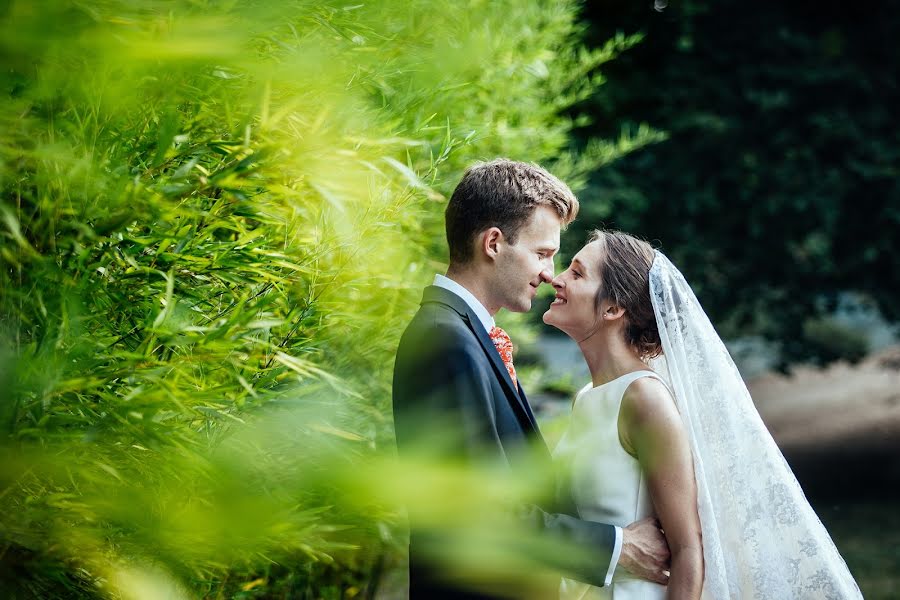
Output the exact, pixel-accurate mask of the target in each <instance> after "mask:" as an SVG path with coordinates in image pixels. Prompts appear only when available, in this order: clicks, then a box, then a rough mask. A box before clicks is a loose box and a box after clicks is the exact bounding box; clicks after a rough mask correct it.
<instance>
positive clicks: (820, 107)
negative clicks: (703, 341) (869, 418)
mask: <svg viewBox="0 0 900 600" xmlns="http://www.w3.org/2000/svg"><path fill="white" fill-rule="evenodd" d="M583 18H584V19H585V20H586V21H587V22H588V23H589V26H590V29H589V43H591V44H602V43H603V42H604V40H606V39H608V38H609V37H610V35H612V34H614V33H615V32H616V31H624V32H625V33H635V32H643V33H644V34H645V35H646V38H645V40H644V41H643V43H641V44H638V45H637V46H635V47H633V48H631V49H630V50H628V51H627V52H626V53H624V54H623V55H622V56H621V57H620V58H619V59H618V60H616V61H614V62H613V63H610V64H608V65H605V66H604V68H603V74H604V75H605V76H606V78H607V79H608V84H607V85H605V86H604V88H603V90H602V93H601V94H599V95H595V96H593V97H592V98H591V99H590V100H588V101H586V102H584V103H583V104H582V105H581V106H580V107H579V109H580V111H581V112H582V113H583V114H587V115H588V116H589V117H590V120H591V124H590V125H588V126H586V127H585V128H583V129H582V130H581V132H580V133H581V135H582V139H584V140H586V139H588V138H589V137H592V136H603V137H607V138H608V137H612V136H615V135H618V134H619V132H620V131H621V130H622V129H623V128H624V129H628V128H633V127H635V126H636V124H637V123H640V122H646V123H648V124H650V125H651V126H652V127H654V128H656V129H659V130H662V131H665V132H667V133H668V139H667V140H666V141H664V142H661V143H658V144H655V145H652V146H649V147H647V148H644V149H643V150H640V151H637V152H634V153H632V154H630V155H628V156H626V157H624V158H623V159H621V160H619V161H617V162H615V163H613V164H611V165H610V166H607V167H606V168H604V169H602V170H600V171H598V172H596V173H595V175H594V176H593V177H592V179H591V181H590V184H589V187H588V189H587V190H585V191H584V192H582V194H581V197H582V198H583V199H584V209H583V212H582V214H581V216H580V217H579V220H578V221H577V223H576V224H575V226H574V228H573V230H572V231H570V235H569V236H567V243H568V245H569V248H568V249H569V251H570V252H571V250H572V249H574V248H577V247H578V246H579V245H580V244H581V243H582V242H583V240H584V235H583V233H585V231H583V230H587V229H590V228H593V227H596V226H598V225H600V224H603V225H605V226H607V227H614V228H619V229H624V230H626V231H630V232H634V233H636V234H639V235H641V236H643V237H645V238H647V239H650V240H652V241H654V242H655V243H657V244H658V245H659V246H660V247H661V249H662V250H663V251H665V252H666V253H667V254H668V255H669V256H670V257H671V258H672V259H673V261H674V262H675V263H676V264H677V265H679V267H680V268H681V269H682V271H683V272H684V273H685V276H686V277H687V278H688V280H689V281H690V282H691V283H692V285H693V286H694V289H695V291H696V292H697V294H698V296H699V297H700V299H701V301H702V302H703V303H704V305H705V306H706V308H707V310H708V311H709V313H710V315H711V317H712V319H713V321H714V322H716V323H717V325H719V327H720V328H721V329H722V332H723V334H725V335H726V336H734V335H743V334H751V333H752V334H761V335H764V336H765V337H767V338H768V339H770V340H773V341H776V342H778V343H779V344H780V345H781V361H782V363H781V364H782V366H784V365H786V364H787V363H789V362H792V361H796V360H816V361H827V360H830V359H834V358H839V357H842V356H843V357H849V358H854V357H858V356H859V355H860V354H861V351H862V350H863V349H862V348H860V344H859V343H857V341H858V337H857V338H855V339H854V337H853V336H854V332H853V331H847V330H841V328H840V327H837V326H834V324H833V323H830V322H829V320H828V319H827V317H826V316H827V315H828V313H829V312H830V311H831V310H832V309H833V308H834V306H835V303H836V300H837V298H838V296H839V294H840V293H841V292H857V293H861V294H862V296H861V297H862V298H863V299H866V300H868V301H870V302H871V303H873V304H874V305H875V306H877V307H878V308H879V309H880V310H881V312H882V313H883V314H884V315H885V316H886V317H887V318H888V319H889V320H891V321H893V322H896V320H897V319H898V318H900V306H898V305H897V303H896V302H895V294H896V290H897V289H898V288H900V262H898V259H897V256H898V250H900V236H898V233H900V180H898V171H900V130H898V127H897V124H898V123H897V117H896V114H897V107H898V106H900V44H898V42H897V40H898V34H900V3H896V2H886V1H882V2H874V1H863V2H856V3H854V4H853V5H852V6H848V5H847V4H846V3H842V2H837V1H826V2H814V3H813V2H809V3H806V2H802V3H797V2H788V3H782V2H776V1H772V0H762V1H760V2H753V3H747V2H738V1H735V0H717V1H715V2H712V1H708V2H707V1H693V2H680V3H673V4H672V5H670V6H668V7H667V8H666V9H665V10H663V11H662V12H657V11H654V10H653V7H652V5H651V3H649V2H639V3H625V2H612V1H608V0H607V1H598V2H589V3H586V5H585V7H584V12H583Z"/></svg>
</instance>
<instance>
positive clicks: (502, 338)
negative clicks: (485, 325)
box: [488, 326, 519, 389]
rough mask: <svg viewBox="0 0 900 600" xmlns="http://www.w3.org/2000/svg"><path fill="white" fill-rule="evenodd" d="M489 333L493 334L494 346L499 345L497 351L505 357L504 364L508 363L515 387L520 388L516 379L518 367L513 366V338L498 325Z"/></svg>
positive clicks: (507, 367)
mask: <svg viewBox="0 0 900 600" xmlns="http://www.w3.org/2000/svg"><path fill="white" fill-rule="evenodd" d="M488 335H490V336H491V341H492V342H494V346H496V347H497V352H499V353H500V358H502V359H503V364H504V365H506V370H507V371H508V372H509V376H510V377H512V382H513V387H514V388H516V389H518V385H519V384H518V381H517V380H516V368H515V367H514V366H513V361H512V352H513V345H512V340H510V339H509V336H508V335H506V332H505V331H503V330H502V329H500V328H499V327H496V326H495V327H493V328H492V329H491V332H490V333H489V334H488Z"/></svg>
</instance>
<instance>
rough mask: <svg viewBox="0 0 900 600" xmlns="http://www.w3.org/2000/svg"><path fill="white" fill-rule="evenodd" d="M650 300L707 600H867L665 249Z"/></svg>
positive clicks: (657, 364)
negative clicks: (693, 496) (679, 426)
mask: <svg viewBox="0 0 900 600" xmlns="http://www.w3.org/2000/svg"><path fill="white" fill-rule="evenodd" d="M650 295H651V299H652V301H653V308H654V312H655V314H656V323H657V326H658V328H659V334H660V338H661V340H662V347H663V354H662V355H661V356H660V357H659V358H657V359H654V360H653V361H651V366H652V367H653V368H654V370H655V371H656V372H657V373H659V374H660V375H662V376H663V378H665V379H666V381H667V383H668V384H669V388H670V389H671V390H672V392H673V394H674V397H675V403H676V405H677V407H678V411H679V412H680V414H681V417H682V419H683V421H684V425H685V428H686V430H687V432H688V435H689V437H690V440H691V450H692V451H693V458H694V474H695V477H696V480H697V495H698V510H699V514H700V524H701V528H702V532H703V556H704V560H705V581H704V585H703V598H705V599H716V600H719V599H722V600H725V599H732V598H753V599H757V598H759V599H761V600H762V599H765V600H770V599H774V598H779V599H780V598H785V599H788V598H791V599H801V598H803V599H805V598H808V599H810V600H812V599H816V600H820V599H832V598H834V599H839V598H840V599H843V598H862V594H861V593H860V591H859V587H857V585H856V582H855V581H854V580H853V577H852V576H851V574H850V571H849V569H848V568H847V565H846V563H845V562H844V560H843V558H842V557H841V555H840V554H839V553H838V550H837V548H836V547H835V545H834V543H833V542H832V540H831V538H830V537H829V535H828V532H827V531H826V530H825V527H824V526H823V525H822V522H821V521H820V520H819V518H818V516H816V514H815V512H814V511H813V509H812V507H811V506H810V505H809V502H808V501H807V500H806V496H805V495H804V494H803V490H802V489H801V488H800V485H799V484H798V483H797V479H796V478H795V477H794V474H793V473H792V472H791V469H790V467H789V466H788V464H787V462H786V461H785V459H784V457H783V456H782V454H781V451H780V450H779V449H778V447H777V446H776V445H775V442H774V440H773V439H772V436H771V435H770V434H769V432H768V430H767V429H766V427H765V425H764V424H763V422H762V419H761V418H760V416H759V413H758V412H757V411H756V407H755V406H754V405H753V401H752V400H751V398H750V393H749V392H748V391H747V387H746V386H745V385H744V381H743V379H742V378H741V375H740V373H739V372H738V370H737V367H735V364H734V362H733V361H732V359H731V356H730V355H729V354H728V351H727V350H726V348H725V345H724V344H723V343H722V340H721V339H720V338H719V336H718V334H717V333H716V331H715V329H714V328H713V326H712V323H710V321H709V318H708V317H707V316H706V313H705V312H704V311H703V308H702V307H701V306H700V303H699V302H698V301H697V298H696V296H695V295H694V293H693V291H692V290H691V288H690V286H689V285H688V284H687V282H686V281H685V279H684V277H683V276H682V274H681V273H680V272H679V271H678V269H677V268H675V266H674V265H673V264H672V263H671V262H669V260H668V259H667V258H666V257H665V256H664V255H663V254H662V253H660V252H657V253H656V258H655V260H654V261H653V266H652V267H651V269H650Z"/></svg>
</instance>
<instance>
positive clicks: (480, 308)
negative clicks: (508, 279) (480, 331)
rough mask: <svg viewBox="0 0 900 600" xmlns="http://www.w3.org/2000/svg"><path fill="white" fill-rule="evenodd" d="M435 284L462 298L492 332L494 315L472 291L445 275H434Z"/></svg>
mask: <svg viewBox="0 0 900 600" xmlns="http://www.w3.org/2000/svg"><path fill="white" fill-rule="evenodd" d="M434 285H436V286H437V287H439V288H443V289H445V290H447V291H448V292H452V293H454V294H456V295H457V296H459V297H460V298H462V300H463V302H465V303H466V305H467V306H468V307H469V308H471V309H472V312H474V313H475V316H476V317H478V320H479V321H481V324H482V325H483V326H484V328H485V330H486V331H487V332H488V333H490V332H491V329H493V328H494V317H492V316H491V313H489V312H488V310H487V309H486V308H485V307H484V305H483V304H482V303H481V302H479V301H478V298H476V297H475V296H473V295H472V292H470V291H469V290H467V289H466V288H464V287H463V286H461V285H459V284H458V283H456V282H455V281H453V280H452V279H450V278H449V277H444V276H443V275H439V274H437V275H435V276H434Z"/></svg>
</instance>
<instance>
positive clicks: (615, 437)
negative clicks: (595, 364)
mask: <svg viewBox="0 0 900 600" xmlns="http://www.w3.org/2000/svg"><path fill="white" fill-rule="evenodd" d="M642 377H655V378H657V379H660V377H659V376H657V375H656V373H654V372H652V371H637V372H634V373H628V374H627V375H623V376H622V377H619V378H617V379H614V380H612V381H610V382H608V383H605V384H603V385H600V386H597V387H592V386H591V384H588V385H587V386H586V387H585V388H584V389H582V390H581V391H580V392H578V395H576V396H575V403H574V405H573V406H572V417H571V420H570V422H569V427H568V429H567V430H566V432H565V433H564V434H563V437H562V438H561V439H560V441H559V443H558V444H557V445H556V448H555V450H554V451H553V457H554V460H555V461H556V463H557V466H558V468H559V471H560V473H563V474H564V478H563V481H564V482H565V483H564V484H563V485H568V486H569V487H570V490H569V491H570V492H571V495H572V498H573V499H574V500H575V505H576V506H577V507H578V514H579V516H580V517H581V518H582V519H586V520H588V521H599V522H601V523H609V524H610V525H618V526H620V527H625V526H626V525H629V524H630V523H633V522H635V521H639V520H640V519H643V518H644V517H649V516H650V515H652V514H654V513H653V503H652V501H651V499H650V495H649V493H648V491H647V482H646V479H645V477H644V474H643V473H642V472H641V467H640V465H639V464H638V461H637V460H636V459H635V458H634V457H633V456H631V455H630V454H628V453H627V452H626V451H625V449H624V448H622V444H621V443H620V442H619V428H618V418H619V406H620V405H621V403H622V396H623V395H624V393H625V390H626V389H627V388H628V386H629V385H631V384H632V382H634V381H635V380H637V379H640V378H642ZM665 597H666V588H665V587H664V586H661V585H659V584H657V583H653V582H650V581H644V580H641V579H635V578H633V577H632V576H631V575H630V574H629V573H628V572H627V571H625V570H624V569H616V571H615V572H614V574H613V583H612V585H611V586H609V587H602V588H599V587H594V586H591V585H588V584H586V583H582V582H580V581H574V580H572V579H563V581H562V584H561V585H560V598H561V599H562V600H582V599H583V600H599V599H601V598H602V599H615V600H655V599H657V598H660V599H662V598H665Z"/></svg>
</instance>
